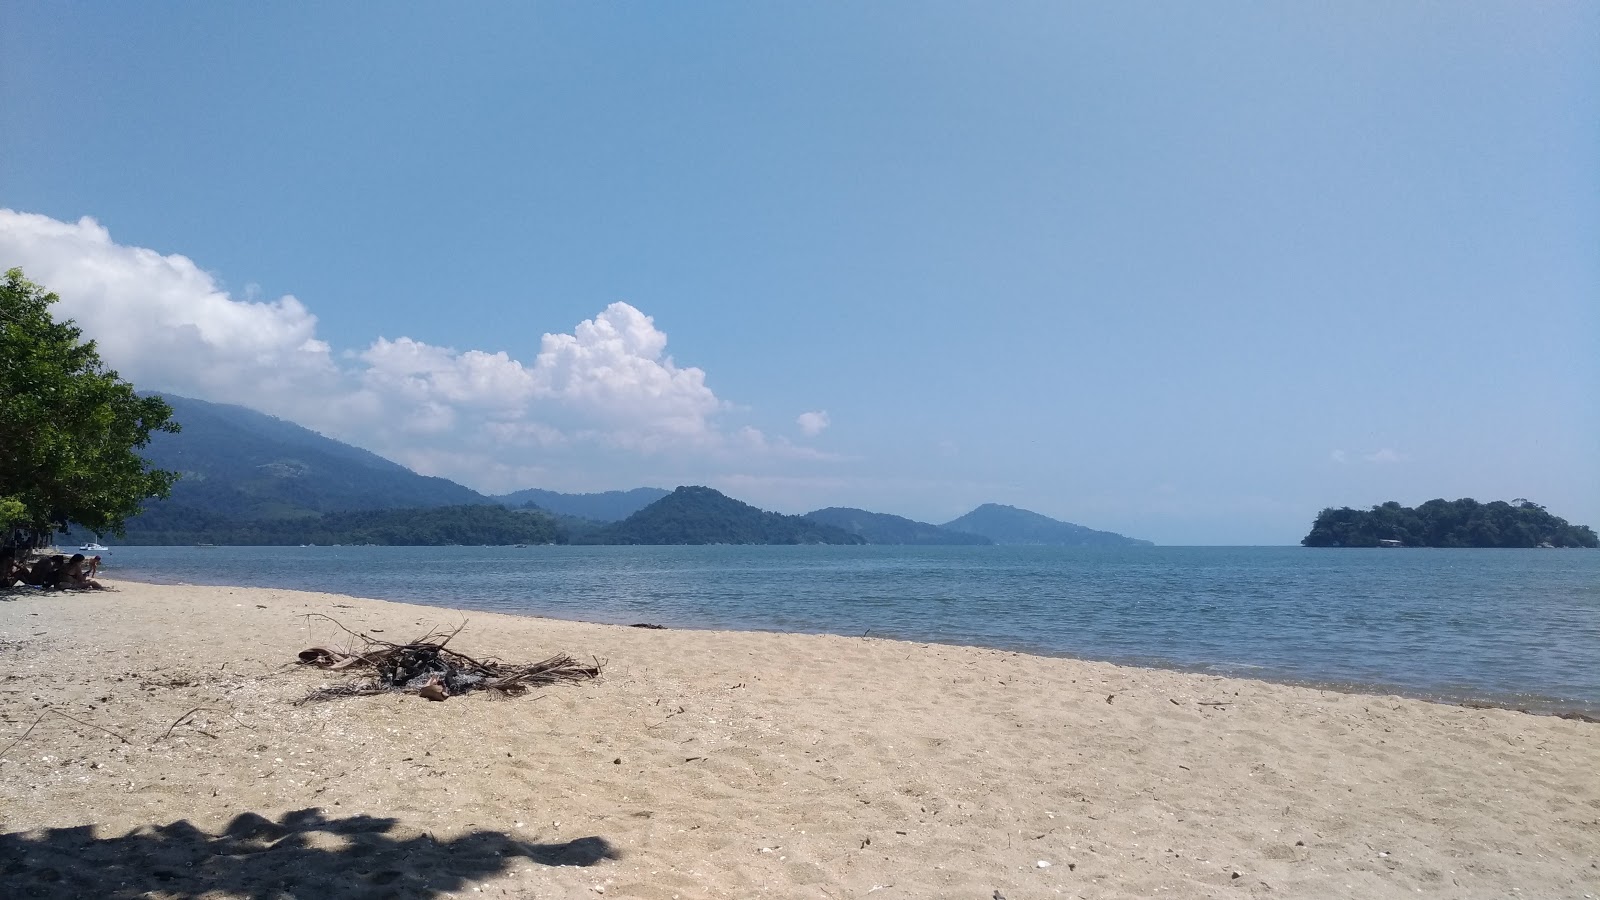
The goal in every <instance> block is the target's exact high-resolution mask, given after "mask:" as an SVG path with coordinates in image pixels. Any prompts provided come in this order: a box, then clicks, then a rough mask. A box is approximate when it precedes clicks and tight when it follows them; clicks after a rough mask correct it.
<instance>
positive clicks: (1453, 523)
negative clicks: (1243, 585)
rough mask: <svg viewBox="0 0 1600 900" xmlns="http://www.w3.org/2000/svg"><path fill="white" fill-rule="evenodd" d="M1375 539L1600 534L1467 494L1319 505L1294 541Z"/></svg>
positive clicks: (1557, 540) (1516, 543)
mask: <svg viewBox="0 0 1600 900" xmlns="http://www.w3.org/2000/svg"><path fill="white" fill-rule="evenodd" d="M1379 541H1399V542H1400V543H1401V544H1402V545H1403V546H1406V547H1538V546H1541V545H1545V544H1548V545H1550V546H1552V547H1596V546H1600V537H1597V536H1596V535H1595V533H1594V530H1593V529H1591V528H1590V527H1589V526H1587V525H1571V524H1568V522H1567V520H1566V519H1563V518H1560V517H1558V516H1554V515H1551V514H1550V512H1549V511H1548V510H1546V509H1545V508H1544V507H1542V506H1540V505H1539V504H1537V503H1534V502H1532V501H1529V500H1523V499H1520V498H1519V499H1517V500H1515V501H1513V502H1512V503H1507V502H1505V501H1504V500H1496V501H1494V502H1493V503H1479V502H1478V501H1476V500H1473V499H1471V498H1470V497H1468V498H1463V499H1461V500H1429V501H1428V502H1427V503H1424V504H1422V505H1421V506H1419V507H1417V508H1416V509H1411V508H1409V507H1405V506H1401V505H1400V504H1399V503H1396V502H1394V501H1393V500H1391V501H1389V502H1388V503H1382V504H1379V505H1377V506H1374V507H1373V508H1372V509H1370V510H1360V509H1351V508H1350V507H1348V506H1346V507H1344V508H1342V509H1331V508H1330V509H1325V510H1323V511H1322V512H1321V513H1319V514H1318V515H1317V520H1316V522H1314V523H1313V524H1312V526H1311V533H1310V534H1308V535H1306V536H1305V537H1304V538H1302V539H1301V541H1300V543H1302V544H1304V545H1305V546H1307V547H1376V546H1378V542H1379Z"/></svg>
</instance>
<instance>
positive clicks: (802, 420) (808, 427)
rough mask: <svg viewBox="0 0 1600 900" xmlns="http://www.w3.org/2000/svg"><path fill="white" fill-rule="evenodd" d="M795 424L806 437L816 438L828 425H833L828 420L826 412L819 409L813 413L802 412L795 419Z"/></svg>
mask: <svg viewBox="0 0 1600 900" xmlns="http://www.w3.org/2000/svg"><path fill="white" fill-rule="evenodd" d="M795 423H796V424H798V425H799V426H800V430H801V431H802V432H804V433H805V436H806V437H816V436H817V435H819V434H821V433H822V432H823V431H824V430H825V429H827V427H828V426H829V425H831V424H833V423H832V422H831V421H830V420H829V419H828V411H827V410H825V409H819V410H816V411H815V412H803V413H801V414H800V416H799V418H797V419H795Z"/></svg>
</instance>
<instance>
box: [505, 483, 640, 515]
mask: <svg viewBox="0 0 1600 900" xmlns="http://www.w3.org/2000/svg"><path fill="white" fill-rule="evenodd" d="M667 493H668V492H667V491H664V490H662V489H661V488H652V487H643V488H634V489H633V490H631V491H604V492H601V493H598V494H562V493H558V492H556V491H545V490H540V489H539V488H528V489H527V490H522V491H513V492H511V493H509V494H501V495H499V496H498V497H495V498H494V499H495V502H497V503H504V504H505V505H506V506H511V507H517V506H525V505H527V504H529V503H532V504H533V505H534V506H537V507H539V508H540V509H543V510H546V511H548V512H552V513H555V514H556V515H558V516H572V517H574V518H578V519H588V520H589V521H591V522H620V521H622V520H623V519H626V518H627V517H629V516H631V515H633V514H634V513H636V512H638V511H639V510H641V509H644V508H645V507H646V506H649V505H650V504H652V503H654V502H656V501H657V500H660V499H661V498H662V497H665V496H666V495H667Z"/></svg>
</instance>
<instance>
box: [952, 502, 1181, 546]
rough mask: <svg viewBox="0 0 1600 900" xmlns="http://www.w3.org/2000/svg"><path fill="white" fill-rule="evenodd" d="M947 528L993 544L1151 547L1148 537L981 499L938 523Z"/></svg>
mask: <svg viewBox="0 0 1600 900" xmlns="http://www.w3.org/2000/svg"><path fill="white" fill-rule="evenodd" d="M940 527H941V528H944V529H947V530H949V531H963V532H966V533H968V534H981V535H983V536H984V537H986V538H988V539H989V540H991V541H994V542H995V543H996V544H1042V545H1048V546H1055V547H1152V546H1155V545H1154V544H1152V543H1151V542H1149V541H1143V540H1139V539H1138V538H1131V537H1124V536H1123V535H1120V534H1117V533H1115V532H1112V531H1096V530H1095V529H1093V528H1086V527H1084V526H1082V525H1075V524H1073V523H1071V522H1061V521H1058V520H1056V519H1052V518H1050V517H1049V516H1042V515H1040V514H1038V513H1036V512H1031V511H1029V510H1026V509H1018V508H1016V507H1015V506H1003V505H1001V504H999V503H985V504H984V505H982V506H980V507H978V508H977V509H975V510H973V511H972V512H969V513H967V514H966V515H964V516H962V517H961V518H959V519H956V520H954V521H951V522H946V523H944V524H943V525H941V526H940Z"/></svg>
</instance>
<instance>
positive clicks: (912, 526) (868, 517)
mask: <svg viewBox="0 0 1600 900" xmlns="http://www.w3.org/2000/svg"><path fill="white" fill-rule="evenodd" d="M805 518H807V519H810V520H812V521H813V522H821V523H822V524H824V525H832V526H833V527H835V528H842V529H844V530H845V531H848V532H850V533H851V534H855V535H860V536H861V537H863V538H865V539H866V541H867V543H869V544H916V545H922V546H936V545H942V544H964V545H975V544H992V543H994V541H991V540H989V539H988V538H986V537H984V536H983V535H981V534H968V533H963V532H959V531H947V530H945V529H943V528H940V527H939V526H937V525H929V524H928V523H926V522H917V521H915V520H912V519H907V518H904V517H902V516H892V515H889V514H888V513H875V512H867V511H866V510H864V509H851V508H849V507H843V506H830V507H828V508H827V509H819V510H815V511H813V512H808V513H806V514H805Z"/></svg>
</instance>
